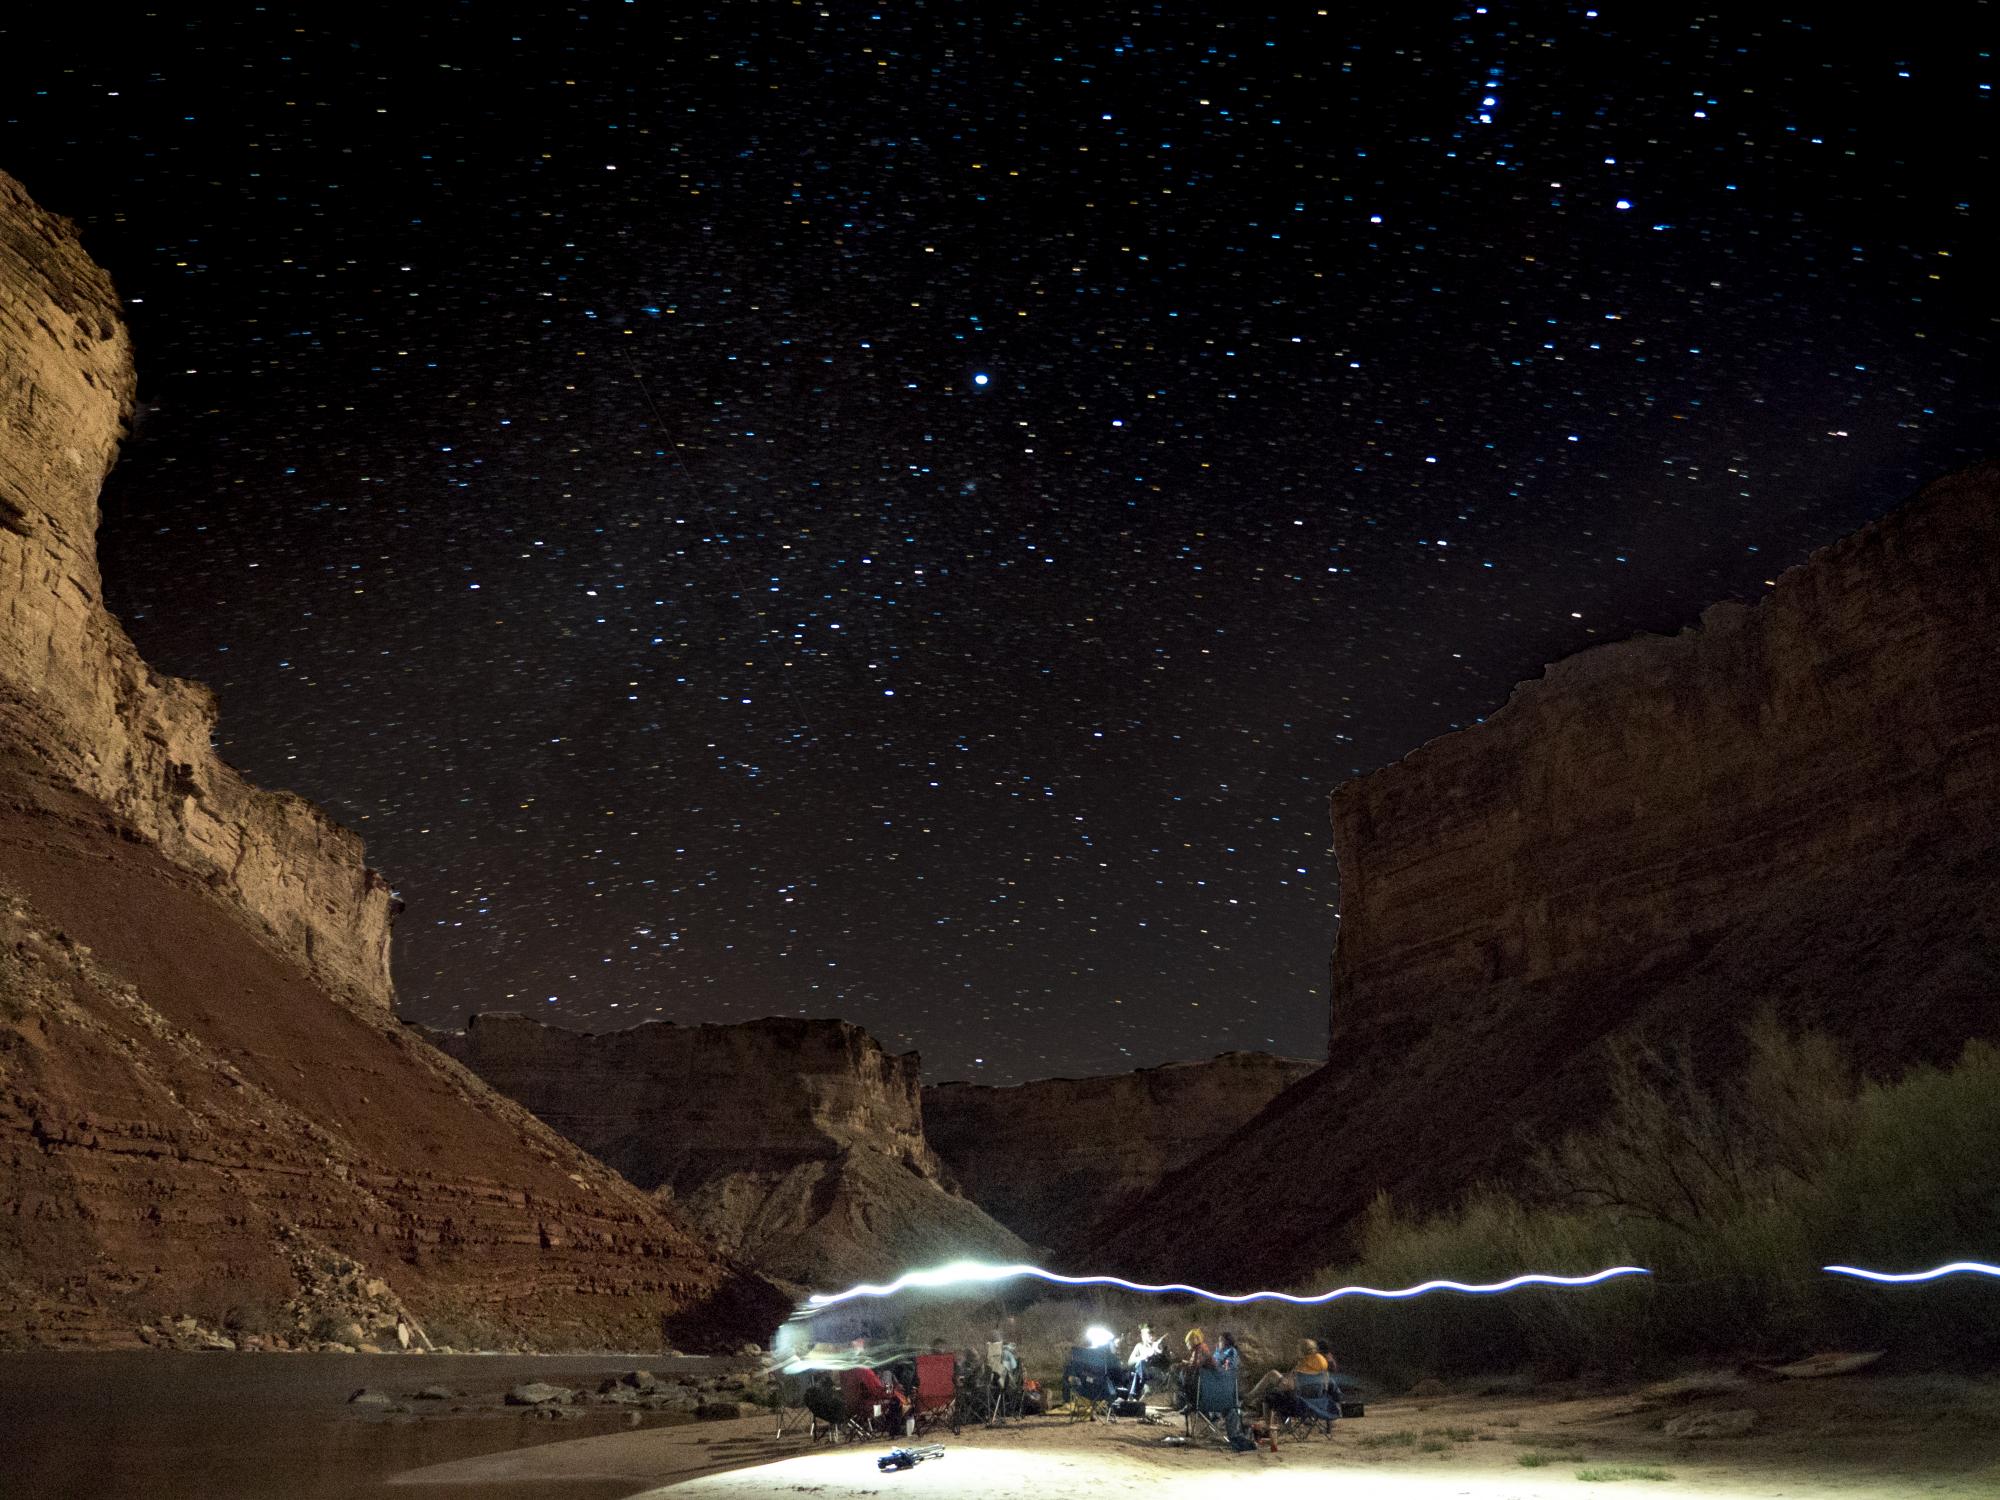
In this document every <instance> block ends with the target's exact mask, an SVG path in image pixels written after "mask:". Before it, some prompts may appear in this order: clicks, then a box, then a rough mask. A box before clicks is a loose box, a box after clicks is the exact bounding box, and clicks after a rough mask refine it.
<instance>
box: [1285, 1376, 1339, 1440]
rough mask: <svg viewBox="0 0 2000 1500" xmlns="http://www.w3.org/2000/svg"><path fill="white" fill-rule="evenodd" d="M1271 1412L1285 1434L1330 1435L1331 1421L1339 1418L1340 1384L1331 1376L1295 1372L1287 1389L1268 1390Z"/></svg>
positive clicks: (1331, 1431) (1331, 1434) (1331, 1433)
mask: <svg viewBox="0 0 2000 1500" xmlns="http://www.w3.org/2000/svg"><path fill="white" fill-rule="evenodd" d="M1271 1412H1272V1414H1273V1416H1274V1417H1275V1418H1276V1419H1277V1421H1278V1422H1279V1423H1280V1424H1281V1425H1282V1427H1283V1428H1284V1430H1285V1431H1286V1432H1288V1433H1290V1432H1293V1431H1294V1430H1296V1432H1297V1434H1298V1436H1300V1437H1305V1436H1308V1435H1310V1434H1311V1433H1314V1432H1322V1433H1324V1434H1325V1435H1326V1436H1328V1437H1332V1436H1333V1424H1334V1423H1335V1422H1338V1421H1339V1420H1340V1387H1339V1386H1338V1385H1337V1384H1335V1383H1334V1379H1333V1377H1332V1376H1331V1375H1326V1374H1319V1375H1304V1374H1301V1375H1294V1376H1293V1377H1292V1388H1291V1389H1290V1390H1289V1391H1273V1392H1272V1393H1271Z"/></svg>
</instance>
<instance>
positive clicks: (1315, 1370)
mask: <svg viewBox="0 0 2000 1500" xmlns="http://www.w3.org/2000/svg"><path fill="white" fill-rule="evenodd" d="M1186 1342H1187V1358H1186V1359H1185V1360H1183V1361H1182V1362H1181V1366H1180V1379H1181V1409H1182V1410H1183V1411H1186V1410H1189V1409H1191V1408H1193V1406H1194V1404H1195V1402H1196V1400H1197V1399H1198V1398H1199V1391H1200V1385H1201V1372H1202V1371H1203V1370H1220V1371H1222V1372H1223V1373H1225V1374H1228V1375H1232V1376H1238V1378H1239V1379H1240V1369H1241V1366H1242V1362H1243V1356H1242V1354H1241V1353H1240V1352H1239V1351H1238V1350H1237V1347H1236V1335H1235V1334H1233V1333H1231V1332H1229V1331H1228V1330H1227V1329H1224V1330H1223V1331H1222V1333H1221V1334H1219V1335H1218V1336H1217V1338H1216V1342H1215V1344H1214V1345H1213V1346H1211V1345H1210V1344H1209V1342H1208V1338H1207V1336H1206V1335H1205V1334H1203V1332H1202V1331H1201V1330H1200V1329H1199V1328H1190V1329H1189V1330H1188V1332H1187V1340H1186ZM1339 1369H1340V1366H1339V1365H1338V1364H1337V1363H1336V1362H1335V1361H1334V1358H1333V1347H1332V1345H1330V1344H1329V1343H1328V1342H1327V1341H1326V1340H1325V1339H1309V1338H1302V1339H1300V1340H1299V1349H1298V1358H1297V1360H1296V1361H1295V1362H1294V1363H1293V1365H1292V1367H1291V1369H1289V1370H1267V1371H1266V1372H1265V1373H1264V1374H1263V1375H1262V1376H1260V1377H1259V1378H1258V1380H1257V1383H1256V1384H1255V1385H1253V1386H1251V1387H1250V1389H1249V1390H1248V1391H1244V1392H1241V1394H1240V1395H1239V1396H1238V1399H1237V1403H1236V1406H1235V1407H1234V1408H1232V1409H1231V1410H1230V1411H1229V1413H1228V1423H1229V1427H1228V1431H1229V1440H1230V1442H1231V1443H1234V1444H1238V1445H1239V1446H1241V1445H1242V1444H1243V1441H1244V1440H1243V1438H1242V1434H1241V1433H1240V1432H1239V1430H1238V1428H1239V1425H1240V1417H1239V1415H1238V1414H1239V1412H1240V1411H1241V1410H1242V1408H1244V1407H1248V1408H1251V1409H1252V1410H1255V1409H1256V1408H1257V1407H1259V1406H1260V1405H1261V1406H1262V1407H1263V1408H1264V1409H1265V1411H1266V1413H1267V1415H1268V1414H1270V1413H1271V1412H1272V1411H1273V1410H1274V1409H1275V1410H1280V1411H1282V1410H1284V1409H1285V1408H1287V1407H1290V1406H1291V1398H1292V1395H1293V1392H1294V1390H1295V1389H1296V1387H1297V1382H1298V1377H1299V1376H1301V1375H1327V1376H1331V1375H1335V1374H1338V1373H1339ZM1239 1389H1240V1387H1239Z"/></svg>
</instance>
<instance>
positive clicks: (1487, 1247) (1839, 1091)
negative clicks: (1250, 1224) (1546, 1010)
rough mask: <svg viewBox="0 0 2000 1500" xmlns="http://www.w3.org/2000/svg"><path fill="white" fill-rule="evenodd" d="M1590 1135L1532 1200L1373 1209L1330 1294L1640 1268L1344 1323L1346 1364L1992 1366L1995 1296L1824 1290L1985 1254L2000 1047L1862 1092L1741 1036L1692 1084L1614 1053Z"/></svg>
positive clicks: (1833, 1065)
mask: <svg viewBox="0 0 2000 1500" xmlns="http://www.w3.org/2000/svg"><path fill="white" fill-rule="evenodd" d="M1610 1079H1611V1082H1610V1109H1609V1111H1608V1113H1607V1116H1606V1118H1605V1121H1604V1123H1603V1124H1602V1125H1601V1126H1600V1127H1598V1128H1597V1129H1596V1130H1594V1131H1591V1132H1589V1133H1587V1134H1584V1135H1580V1136H1577V1137H1573V1138H1571V1139H1570V1140H1568V1141H1566V1142H1564V1143H1563V1144H1562V1145H1561V1146H1560V1147H1559V1148H1557V1149H1556V1150H1554V1151H1552V1152H1548V1153H1546V1154H1545V1155H1544V1156H1543V1157H1542V1158H1541V1159H1540V1160H1539V1161H1538V1162H1537V1163H1536V1165H1535V1170H1534V1173H1533V1176H1534V1179H1535V1189H1534V1190H1533V1191H1532V1193H1531V1194H1530V1195H1526V1196H1517V1195H1510V1194H1506V1193H1502V1192H1500V1191H1498V1190H1495V1189H1485V1190H1481V1191H1478V1192H1475V1193H1473V1194H1472V1195H1471V1196H1470V1197H1468V1198H1467V1200H1466V1201H1465V1202H1464V1203H1463V1204H1461V1205H1460V1206H1459V1207H1458V1208H1457V1209H1455V1210H1453V1211H1451V1212H1448V1213H1444V1214H1438V1215H1433V1216H1428V1217H1411V1216H1407V1215H1404V1214H1402V1213H1400V1212H1399V1211H1398V1210H1397V1209H1396V1208H1395V1206H1394V1205H1393V1204H1391V1203H1390V1202H1389V1201H1388V1200H1387V1199H1386V1198H1384V1199H1379V1200H1377V1202H1376V1203H1375V1204H1374V1206H1373V1207H1372V1208H1371V1210H1370V1211H1369V1213H1368V1215H1367V1218H1366V1220H1365V1221H1364V1223H1363V1225H1362V1229H1361V1233H1360V1236H1359V1246H1360V1258H1359V1260H1358V1262H1357V1263H1356V1264H1353V1265H1348V1266H1339V1267H1334V1268H1330V1269H1329V1270H1328V1271H1326V1272H1325V1273H1323V1277H1322V1278H1319V1280H1320V1284H1321V1285H1333V1284H1337V1283H1346V1282H1355V1283H1360V1284H1364V1285H1371V1286H1377V1287H1385V1288H1386V1287H1397V1286H1407V1285H1411V1284H1413V1283H1416V1282H1420V1281H1424V1280H1428V1279H1431V1278H1435V1277H1447V1278H1451V1279H1454V1280H1462V1281H1492V1280H1499V1279H1502V1278H1504V1277H1507V1276H1510V1275H1514V1274H1517V1273H1519V1272H1521V1271H1547V1272H1556V1273H1561V1274H1571V1275H1577V1274H1585V1273H1588V1272H1591V1271H1596V1270H1601V1269H1603V1268H1604V1267H1607V1266H1611V1265H1621V1264H1622V1265H1639V1266H1645V1267H1649V1268H1650V1269H1652V1271H1653V1272H1654V1273H1655V1274H1654V1275H1653V1276H1651V1277H1648V1278H1643V1279H1642V1278H1637V1277H1634V1278H1631V1279H1629V1280H1623V1281H1616V1282H1610V1283H1607V1284H1605V1285H1603V1286H1601V1287H1596V1288H1592V1289H1590V1290H1587V1291H1569V1290H1562V1289H1553V1288H1551V1289H1546V1290H1538V1289H1523V1290H1520V1291H1516V1292H1511V1293H1508V1294H1507V1295H1505V1296H1502V1297H1491V1298H1484V1297H1454V1296H1449V1295H1443V1294H1440V1295H1435V1296H1431V1297H1426V1298H1421V1299H1412V1300H1410V1301H1407V1302H1384V1301H1374V1300H1367V1301H1363V1300H1361V1299H1356V1300H1354V1301H1351V1302H1349V1301H1343V1302H1342V1303H1340V1304H1338V1305H1337V1306H1338V1312H1337V1314H1335V1316H1336V1317H1337V1319H1338V1334H1337V1342H1338V1345H1339V1348H1340V1351H1341V1353H1342V1357H1343V1358H1344V1359H1347V1360H1348V1361H1350V1362H1351V1363H1356V1364H1361V1365H1365V1366H1367V1367H1369V1368H1371V1369H1374V1370H1377V1371H1380V1372H1382V1373H1384V1374H1385V1375H1388V1376H1390V1377H1391V1379H1392V1380H1393V1381H1394V1382H1395V1383H1398V1384H1406V1383H1408V1382H1409V1381H1411V1380H1414V1379H1415V1378H1417V1377H1418V1376H1420V1375H1438V1374H1450V1373H1458V1374H1465V1373H1472V1372H1476V1371H1481V1370H1493V1369H1504V1368H1509V1367H1519V1366H1522V1365H1534V1366H1536V1367H1538V1368H1541V1369H1543V1370H1545V1371H1548V1372H1550V1373H1554V1374H1563V1375H1574V1374H1579V1373H1596V1372H1615V1373H1618V1374H1621V1375H1631V1374H1639V1373H1650V1372H1654V1371H1657V1370H1660V1369H1663V1368H1665V1367H1667V1366H1669V1365H1671V1364H1673V1363H1676V1362H1681V1361H1685V1360H1687V1359H1689V1358H1692V1357H1698V1356H1701V1355H1708V1354H1743V1353H1754V1354H1760V1355H1777V1354H1788V1353H1791V1352H1794V1351H1797V1350H1800V1349H1804V1348H1809V1347H1833V1346H1849V1347H1852V1346H1854V1345H1855V1344H1857V1343H1864V1342H1866V1343H1900V1344H1903V1345H1905V1346H1906V1347H1910V1348H1913V1349H1917V1350H1920V1351H1921V1352H1923V1353H1924V1354H1925V1355H1926V1356H1929V1357H1934V1358H1936V1357H1942V1358H1951V1357H1954V1356H1959V1355H1966V1356H1975V1355H1979V1354H1981V1353H1984V1352H1986V1351H1990V1350H1991V1349H1993V1348H1995V1347H1996V1346H2000V1298H1995V1297H1994V1296H1993V1295H1992V1288H1991V1286H1990V1284H1987V1283H1983V1282H1982V1283H1979V1284H1977V1285H1974V1284H1969V1283H1958V1284H1953V1283H1949V1282H1947V1283H1940V1284H1938V1285H1935V1286H1922V1287H1903V1288H1884V1287H1875V1286H1863V1285H1859V1284H1856V1283H1853V1282H1848V1281H1844V1280H1842V1279H1841V1278H1836V1277H1832V1276H1828V1275H1825V1274H1823V1273H1822V1272H1821V1270H1820V1267H1821V1266H1823V1265H1826V1264H1829V1263H1832V1262H1846V1263H1848V1264H1860V1265H1864V1266H1869V1267H1880V1268H1885V1269H1898V1270H1910V1269H1919V1268H1923V1267H1928V1266H1931V1265H1935V1264H1938V1263H1941V1262H1944V1261H1948V1260H1956V1259H1964V1258H1967V1257H1969V1256H1971V1255H1972V1254H1973V1253H1974V1252H1975V1251H1976V1250H1977V1249H1979V1248H1980V1247H1982V1246H1988V1245H1992V1244H1995V1243H2000V1049H1996V1048H1994V1047H1992V1046H1989V1045H1987V1044H1984V1043H1974V1044H1972V1045H1970V1046H1968V1047H1967V1048H1966V1050H1965V1053H1964V1055H1963V1057H1962V1058H1961V1059H1960V1061H1959V1063H1958V1064H1957V1066H1955V1067H1953V1068H1949V1069H1938V1068H1929V1067H1920V1068H1916V1069H1913V1070H1911V1071H1910V1072H1909V1073H1907V1074H1906V1075H1904V1076H1903V1077H1902V1078H1901V1079H1899V1080H1897V1081H1896V1082H1893V1083H1886V1084H1871V1085H1868V1086H1867V1087H1865V1088H1864V1087H1860V1086H1858V1085H1857V1084H1856V1083H1855V1082H1854V1079H1853V1073H1852V1070H1851V1069H1850V1068H1849V1067H1848V1065H1847V1063H1846V1062H1845V1060H1844V1059H1843V1058H1842V1057H1841V1055H1840V1052H1839V1050H1838V1049H1837V1048H1836V1047H1835V1046H1834V1045H1833V1044H1832V1043H1830V1042H1829V1041H1828V1040H1827V1039H1826V1038H1824V1037H1822V1036H1818V1035H1816V1034H1813V1033H1806V1034H1803V1035H1798V1036H1788V1035H1786V1034H1785V1033H1783V1032H1781V1031H1779V1030H1778V1029H1777V1028H1776V1027H1774V1026H1772V1025H1771V1024H1769V1023H1768V1022H1760V1023H1758V1024H1757V1025H1756V1026H1754V1027H1753V1028H1752V1029H1751V1034H1750V1061H1749V1063H1748V1066H1747V1067H1746V1068H1745V1070H1744V1071H1743V1073H1742V1074H1741V1075H1740V1076H1739V1077H1737V1078H1736V1079H1734V1080H1732V1081H1730V1082H1729V1083H1727V1084H1725V1085H1716V1086H1711V1085H1704V1084H1702V1083H1701V1082H1700V1081H1699V1079H1698V1075H1697V1073H1696V1070H1695V1067H1694V1064H1693V1063H1692V1061H1691V1060H1690V1053H1689V1050H1688V1049H1687V1048H1680V1049H1676V1050H1673V1051H1668V1052H1660V1051H1655V1050H1647V1049H1639V1048H1627V1049H1622V1050H1619V1051H1616V1052H1614V1053H1613V1054H1612V1055H1611V1066H1610Z"/></svg>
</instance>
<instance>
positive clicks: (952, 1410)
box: [910, 1354, 958, 1437]
mask: <svg viewBox="0 0 2000 1500" xmlns="http://www.w3.org/2000/svg"><path fill="white" fill-rule="evenodd" d="M910 1415H911V1416H912V1417H914V1418H916V1423H917V1431H918V1432H920V1433H921V1432H929V1431H931V1430H932V1429H934V1428H938V1427H948V1428H950V1429H951V1433H952V1436H953V1437H956V1436H958V1357H957V1356H956V1355H952V1354H919V1355H918V1356H917V1394H916V1398H915V1400H914V1401H913V1402H912V1403H911V1406H910Z"/></svg>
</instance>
